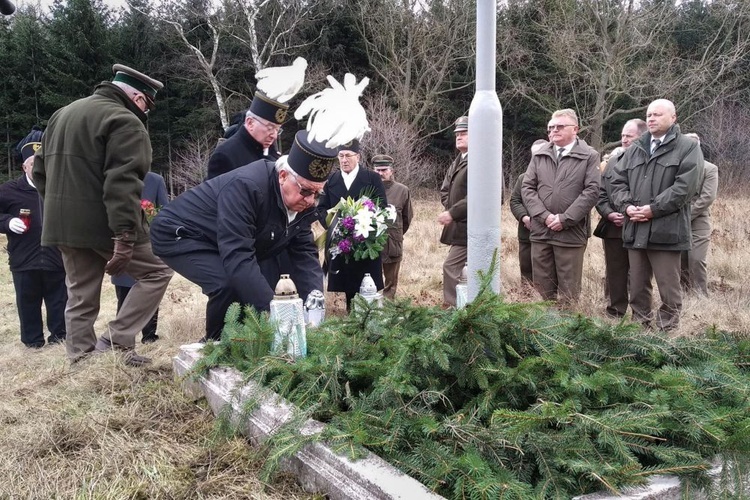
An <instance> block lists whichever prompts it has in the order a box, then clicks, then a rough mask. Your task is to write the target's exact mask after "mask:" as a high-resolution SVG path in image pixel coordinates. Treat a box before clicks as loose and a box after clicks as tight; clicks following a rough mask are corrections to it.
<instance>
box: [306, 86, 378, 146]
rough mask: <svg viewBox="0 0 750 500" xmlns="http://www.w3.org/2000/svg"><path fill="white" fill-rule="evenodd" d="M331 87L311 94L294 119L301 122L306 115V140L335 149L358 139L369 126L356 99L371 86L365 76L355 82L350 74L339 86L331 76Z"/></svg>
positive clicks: (367, 130)
mask: <svg viewBox="0 0 750 500" xmlns="http://www.w3.org/2000/svg"><path fill="white" fill-rule="evenodd" d="M326 78H327V79H328V83H330V84H331V88H328V89H324V90H321V91H320V92H318V93H317V94H313V95H311V96H310V97H308V98H307V99H305V100H304V101H302V104H300V106H299V108H297V111H295V112H294V117H295V118H296V119H297V120H301V119H302V118H304V117H305V116H307V115H308V114H309V115H310V116H309V118H308V120H307V131H308V132H309V138H310V139H312V140H315V141H318V142H325V146H326V147H327V148H332V149H333V148H337V147H339V146H341V145H342V144H347V143H349V142H351V141H352V140H353V139H357V140H360V139H362V136H364V135H365V133H366V132H369V130H370V126H369V124H368V122H367V114H366V113H365V109H364V108H363V107H362V105H361V104H360V103H359V97H360V96H361V95H362V92H363V91H364V90H365V87H367V84H368V83H370V79H369V78H367V77H365V78H362V80H361V81H360V82H359V83H357V79H356V78H355V76H354V75H352V74H351V73H347V74H346V75H344V84H343V85H341V84H340V83H339V82H338V81H336V79H335V78H334V77H332V76H331V75H328V76H327V77H326Z"/></svg>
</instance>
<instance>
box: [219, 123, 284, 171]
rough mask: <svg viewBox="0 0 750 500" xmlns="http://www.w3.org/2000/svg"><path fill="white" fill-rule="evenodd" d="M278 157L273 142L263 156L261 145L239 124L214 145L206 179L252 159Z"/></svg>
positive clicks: (248, 162) (245, 163)
mask: <svg viewBox="0 0 750 500" xmlns="http://www.w3.org/2000/svg"><path fill="white" fill-rule="evenodd" d="M278 159H279V152H278V151H276V148H275V147H274V145H273V144H272V145H271V147H270V148H268V155H267V156H263V146H262V145H261V144H260V143H259V142H258V141H256V140H255V139H253V136H251V135H250V133H249V132H248V131H247V129H246V128H245V127H244V126H243V125H242V124H240V126H239V128H238V129H237V132H235V134H234V135H232V136H231V137H230V138H229V139H227V140H226V141H224V142H222V143H221V144H219V145H218V146H216V149H214V152H213V153H211V156H210V157H209V158H208V176H207V177H206V179H213V178H214V177H217V176H219V175H221V174H226V173H227V172H231V171H232V170H234V169H235V168H238V167H241V166H243V165H248V164H250V163H252V162H254V161H258V160H278Z"/></svg>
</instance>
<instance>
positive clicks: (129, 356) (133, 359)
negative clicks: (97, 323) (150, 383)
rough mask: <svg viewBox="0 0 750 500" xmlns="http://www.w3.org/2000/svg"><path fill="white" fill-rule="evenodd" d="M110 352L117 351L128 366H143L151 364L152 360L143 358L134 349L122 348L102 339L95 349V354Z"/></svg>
mask: <svg viewBox="0 0 750 500" xmlns="http://www.w3.org/2000/svg"><path fill="white" fill-rule="evenodd" d="M109 351H117V352H119V353H120V354H121V355H122V361H123V363H125V364H126V365H128V366H136V367H137V366H143V365H147V364H149V363H151V358H147V357H146V356H141V355H140V354H138V353H137V352H135V349H134V348H132V347H122V346H119V345H117V344H113V343H112V342H111V341H110V340H109V339H105V338H104V337H100V338H99V340H98V341H97V342H96V346H95V347H94V352H95V353H97V354H99V353H104V352H109Z"/></svg>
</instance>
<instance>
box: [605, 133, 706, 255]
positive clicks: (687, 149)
mask: <svg viewBox="0 0 750 500" xmlns="http://www.w3.org/2000/svg"><path fill="white" fill-rule="evenodd" d="M650 149H651V133H649V132H647V133H645V134H643V135H642V136H641V138H640V139H638V140H637V141H635V142H634V143H633V144H632V145H631V146H630V147H629V148H628V149H627V150H626V151H625V154H623V156H622V158H621V159H620V161H619V162H618V163H617V166H616V167H615V170H614V176H613V178H612V194H611V197H612V200H613V202H614V205H615V206H616V207H618V209H619V212H621V213H622V214H625V210H626V209H627V208H628V207H629V206H630V205H635V206H644V205H650V206H651V211H652V212H653V214H654V217H653V219H651V220H649V221H647V222H631V221H630V219H629V218H628V217H627V215H625V223H624V224H623V228H622V242H623V246H624V247H625V248H630V249H639V250H669V251H681V250H689V249H690V240H691V238H690V200H692V198H693V196H695V193H696V192H697V190H698V184H699V182H700V179H701V178H702V176H703V154H702V153H701V148H700V146H699V145H698V142H697V141H694V140H693V139H690V138H688V137H685V136H684V135H682V134H681V133H680V127H679V125H673V126H672V128H670V129H669V131H668V132H667V134H666V135H665V136H664V142H663V143H662V144H661V145H660V146H659V148H658V149H657V150H656V151H655V152H654V155H653V156H651V154H650Z"/></svg>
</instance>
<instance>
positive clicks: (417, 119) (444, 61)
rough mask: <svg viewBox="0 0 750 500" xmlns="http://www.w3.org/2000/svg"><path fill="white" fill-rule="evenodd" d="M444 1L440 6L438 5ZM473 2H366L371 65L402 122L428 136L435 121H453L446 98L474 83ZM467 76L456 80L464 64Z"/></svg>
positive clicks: (361, 10)
mask: <svg viewBox="0 0 750 500" xmlns="http://www.w3.org/2000/svg"><path fill="white" fill-rule="evenodd" d="M438 4H439V5H438ZM472 5H473V4H472V3H471V2H469V1H468V0H445V1H443V2H420V1H418V0H361V1H360V2H357V3H356V7H355V12H354V14H355V17H356V23H357V29H358V31H359V32H360V34H361V36H362V38H363V39H364V41H365V46H366V49H367V56H368V58H369V62H370V67H371V68H372V70H373V71H374V72H375V74H376V75H377V76H376V78H377V79H378V80H380V81H382V83H383V84H384V85H385V87H386V89H387V93H388V97H389V98H390V99H391V100H392V105H393V107H394V108H395V109H396V110H397V112H398V116H399V117H400V118H401V120H402V121H404V122H406V123H409V125H410V128H411V129H413V130H415V131H417V133H418V134H419V136H420V137H425V136H427V135H430V134H431V133H437V132H439V130H434V129H433V130H430V131H429V132H428V131H427V128H428V127H427V125H428V123H429V121H430V120H431V119H432V120H434V121H437V122H438V123H452V122H453V119H454V118H455V117H454V116H449V117H447V116H443V115H444V114H445V113H446V112H447V111H446V110H445V109H444V107H443V106H441V100H442V99H445V98H446V96H448V95H449V94H450V93H452V92H455V91H457V90H460V89H463V88H465V87H467V86H469V85H472V84H473V73H471V71H472V70H471V68H472V67H473V65H472V64H471V62H472V61H473V59H474V16H473V13H474V9H473V6H472ZM464 66H465V68H464V69H466V70H467V71H469V74H467V78H465V79H461V78H458V79H456V75H457V74H458V73H459V72H458V71H457V70H458V69H460V68H462V67H464Z"/></svg>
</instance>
